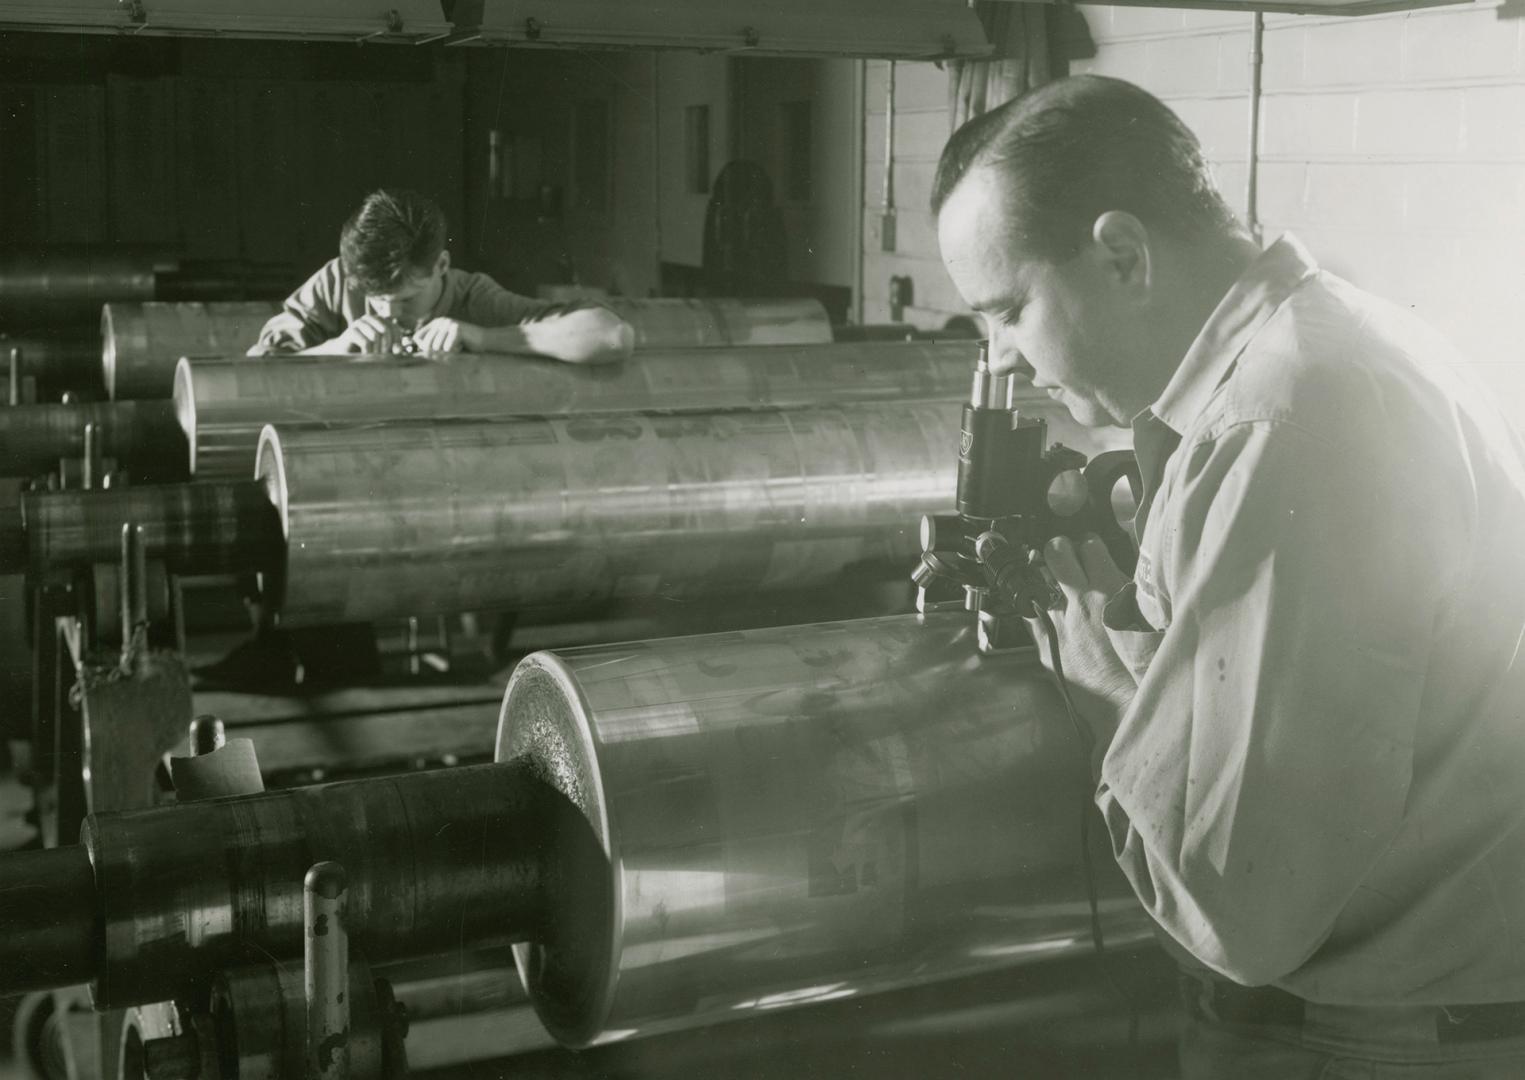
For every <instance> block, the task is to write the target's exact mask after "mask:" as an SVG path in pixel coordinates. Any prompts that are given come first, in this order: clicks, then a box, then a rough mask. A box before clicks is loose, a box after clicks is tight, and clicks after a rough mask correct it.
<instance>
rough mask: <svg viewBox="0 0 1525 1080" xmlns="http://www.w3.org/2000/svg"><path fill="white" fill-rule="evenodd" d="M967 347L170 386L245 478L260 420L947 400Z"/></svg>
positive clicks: (307, 375) (184, 376)
mask: <svg viewBox="0 0 1525 1080" xmlns="http://www.w3.org/2000/svg"><path fill="white" fill-rule="evenodd" d="M974 356H975V351H974V348H973V346H972V344H969V343H951V344H927V343H916V344H908V343H899V344H891V345H884V344H860V345H822V346H815V345H810V346H771V347H766V348H747V349H736V348H717V349H674V350H666V351H653V352H647V353H637V354H636V355H635V356H633V357H631V358H630V359H629V360H627V361H626V362H624V363H622V364H612V365H598V366H586V365H579V364H563V363H559V362H557V361H552V360H533V359H528V358H525V357H503V356H459V357H455V358H454V359H452V360H451V361H450V362H449V363H445V364H441V363H436V362H433V361H428V360H406V359H397V358H392V357H365V358H358V359H355V358H339V357H324V358H312V357H280V358H277V357H265V358H263V359H261V360H258V361H257V362H254V363H231V364H223V363H194V362H191V361H186V362H183V363H181V364H180V365H179V368H178V370H177V371H176V373H175V391H174V397H175V411H176V413H177V415H178V416H179V420H180V426H181V428H182V429H183V430H184V431H185V433H186V437H187V442H188V444H189V446H190V452H191V459H190V460H191V469H192V471H193V472H194V473H195V474H196V475H197V476H203V477H210V478H221V477H230V476H231V477H239V478H243V477H247V476H249V475H251V472H252V469H253V466H254V453H255V448H256V447H257V445H258V441H259V432H260V429H261V428H262V427H263V426H264V425H265V424H275V425H276V426H277V427H279V428H280V429H281V430H282V431H283V432H286V431H289V430H295V429H297V428H317V427H339V426H347V425H348V426H352V425H355V424H377V423H385V422H388V421H394V420H425V419H427V420H445V419H473V420H486V419H501V418H503V417H506V416H565V415H570V414H577V415H588V414H591V413H604V412H626V411H635V410H640V409H682V410H709V409H736V408H774V407H793V406H808V405H836V404H843V403H847V402H857V401H895V400H908V399H914V398H927V399H936V400H943V399H948V400H953V399H956V398H959V397H961V396H962V395H963V394H965V393H966V392H967V390H968V386H969V373H970V371H971V370H972V369H973V364H974ZM1035 405H1038V406H1039V407H1042V408H1044V409H1046V410H1048V411H1049V412H1055V413H1058V414H1061V415H1066V416H1067V414H1065V413H1064V410H1063V409H1062V408H1056V407H1055V406H1054V405H1053V403H1052V402H1050V401H1049V400H1048V398H1047V397H1046V396H1045V395H1041V394H1040V395H1036V396H1035ZM952 446H953V449H954V450H956V448H957V443H954V444H952ZM949 452H950V453H952V452H953V450H950V451H949Z"/></svg>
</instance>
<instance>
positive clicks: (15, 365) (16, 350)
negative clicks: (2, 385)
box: [10, 345, 21, 405]
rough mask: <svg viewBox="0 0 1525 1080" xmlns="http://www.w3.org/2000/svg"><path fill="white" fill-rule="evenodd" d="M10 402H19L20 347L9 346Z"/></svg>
mask: <svg viewBox="0 0 1525 1080" xmlns="http://www.w3.org/2000/svg"><path fill="white" fill-rule="evenodd" d="M10 395H11V398H10V400H11V404H12V405H20V404H21V348H20V346H16V345H13V346H11V390H10Z"/></svg>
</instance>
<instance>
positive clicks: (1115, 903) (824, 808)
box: [497, 612, 1148, 1045]
mask: <svg viewBox="0 0 1525 1080" xmlns="http://www.w3.org/2000/svg"><path fill="white" fill-rule="evenodd" d="M497 759H498V760H499V761H524V760H529V761H531V762H533V763H534V764H535V767H536V773H537V774H538V775H541V776H544V777H546V778H547V779H548V780H549V782H550V783H551V784H553V785H554V786H555V787H556V788H557V789H558V790H559V791H560V792H561V793H562V794H563V795H565V796H566V797H567V798H568V799H569V800H571V801H572V802H574V803H575V804H577V805H578V806H579V807H580V808H581V809H582V811H583V814H584V816H585V817H586V819H587V820H588V822H589V823H590V824H591V825H592V827H593V830H594V832H595V834H596V835H597V837H598V840H599V842H600V844H601V846H602V848H603V852H604V855H605V862H604V866H605V868H606V873H607V877H606V878H605V880H604V883H603V889H602V892H601V894H600V895H579V898H578V900H579V903H580V904H581V905H584V906H583V907H580V908H579V909H578V910H576V911H574V912H569V913H565V914H567V915H569V916H571V918H564V919H562V920H555V921H553V922H552V924H551V927H550V929H551V931H552V934H551V936H549V937H548V938H546V939H544V940H539V941H536V940H531V941H529V942H524V943H521V944H519V945H518V946H516V948H515V954H516V959H517V960H518V963H519V970H520V972H521V973H522V976H523V977H524V979H525V980H526V984H527V987H528V989H529V992H530V996H531V999H532V1000H533V1001H534V1003H535V1007H536V1010H537V1011H538V1012H539V1014H540V1017H541V1019H542V1020H544V1021H545V1023H546V1026H547V1027H548V1028H549V1029H550V1030H551V1032H552V1033H553V1034H554V1035H556V1036H557V1037H558V1038H559V1039H561V1040H563V1041H564V1042H568V1043H571V1044H574V1045H579V1044H583V1043H587V1042H589V1041H591V1040H594V1039H596V1038H598V1037H599V1036H600V1035H601V1034H607V1033H610V1032H616V1031H629V1030H643V1031H644V1030H649V1029H651V1028H652V1027H653V1026H654V1025H661V1026H669V1025H673V1024H683V1025H687V1024H692V1023H700V1022H705V1021H709V1020H714V1019H716V1018H719V1017H724V1016H735V1015H737V1014H739V1013H742V1014H744V1013H746V1012H748V1011H761V1010H766V1009H768V1008H770V1007H776V1006H777V1005H780V1004H785V1003H803V1002H809V1001H823V1000H830V999H833V998H841V997H846V996H851V995H854V994H860V993H864V992H867V991H870V990H876V989H882V988H886V987H889V986H894V985H902V984H905V983H910V982H928V981H932V980H934V979H939V978H945V977H948V976H952V975H959V974H966V973H969V972H973V971H978V970H980V969H989V968H992V967H999V966H1009V965H1012V964H1016V963H1021V962H1023V961H1027V960H1033V959H1038V958H1041V957H1045V956H1052V955H1054V954H1056V953H1067V952H1074V951H1078V950H1082V949H1087V948H1089V947H1090V944H1091V943H1090V940H1089V933H1088V930H1087V920H1088V908H1087V904H1086V891H1085V887H1084V875H1083V870H1082V865H1081V849H1080V845H1079V844H1078V842H1077V838H1078V837H1079V835H1080V830H1079V814H1080V812H1081V808H1082V807H1083V806H1085V805H1086V804H1087V799H1086V794H1087V792H1088V791H1089V788H1090V783H1091V781H1090V769H1089V765H1088V763H1087V762H1086V760H1085V755H1084V752H1083V751H1082V750H1081V749H1080V746H1079V743H1078V741H1077V740H1076V738H1075V735H1074V732H1073V729H1072V728H1071V726H1070V723H1069V721H1068V720H1067V718H1066V716H1065V714H1064V711H1063V707H1062V705H1061V703H1060V701H1059V698H1058V695H1057V693H1056V692H1055V690H1054V687H1053V683H1052V681H1051V679H1050V678H1049V676H1048V675H1047V674H1046V673H1045V672H1044V671H1043V669H1042V668H1041V667H1040V666H1039V665H1038V663H1037V661H1036V658H1035V657H1034V656H1032V655H1030V654H1022V655H1014V654H1006V655H1002V656H996V657H981V656H978V655H977V650H976V648H975V642H974V628H973V620H972V618H970V616H968V615H967V614H964V613H961V612H954V613H942V614H936V615H932V616H925V617H923V616H915V615H906V616H892V617H888V618H881V619H866V620H859V621H853V622H841V623H823V624H818V625H814V626H795V627H779V628H774V629H764V630H746V631H741V632H739V633H730V634H715V635H706V636H701V637H688V638H671V639H668V640H665V641H648V642H636V643H626V644H620V645H597V646H592V647H589V648H583V649H576V650H571V651H567V652H564V653H535V654H532V655H531V656H529V657H527V658H525V659H524V660H523V661H521V662H520V664H519V666H518V668H517V669H516V670H515V671H514V674H513V677H512V678H511V680H510V681H509V685H508V689H507V692H506V693H505V695H504V699H503V710H502V716H501V719H500V721H499V728H498V747H497ZM1096 831H1097V832H1101V830H1096ZM1098 840H1099V838H1098ZM1090 858H1091V859H1092V861H1093V865H1095V866H1096V868H1097V869H1098V871H1100V877H1101V882H1102V884H1101V886H1100V892H1101V895H1102V900H1101V906H1102V908H1103V910H1104V911H1107V912H1109V913H1112V914H1114V915H1116V916H1119V917H1120V921H1119V922H1118V923H1115V924H1114V929H1115V930H1116V931H1117V932H1116V933H1114V934H1113V935H1112V940H1114V941H1116V940H1119V939H1120V938H1122V937H1125V936H1134V937H1142V936H1144V935H1146V934H1147V933H1148V930H1147V918H1146V916H1145V915H1144V913H1143V911H1142V909H1140V908H1138V907H1137V905H1136V902H1135V901H1134V900H1133V896H1132V893H1131V891H1130V890H1129V886H1128V884H1127V882H1126V881H1125V880H1124V879H1123V877H1122V875H1121V874H1120V873H1118V872H1117V870H1116V864H1115V863H1113V862H1112V860H1111V857H1110V855H1109V853H1108V851H1107V849H1106V846H1105V843H1104V842H1098V843H1097V844H1096V845H1095V847H1094V850H1093V851H1091V852H1090ZM594 913H597V915H598V918H599V919H600V920H601V921H600V922H595V921H594ZM1124 928H1126V929H1124ZM568 930H571V931H575V932H574V933H567V932H565V931H568ZM557 931H562V932H561V933H559V934H558V933H556V932H557Z"/></svg>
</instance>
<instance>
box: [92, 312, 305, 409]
mask: <svg viewBox="0 0 1525 1080" xmlns="http://www.w3.org/2000/svg"><path fill="white" fill-rule="evenodd" d="M280 309H281V306H280V304H277V303H273V302H271V301H265V300H251V301H221V302H214V303H179V304H171V303H160V302H149V303H110V304H106V305H104V306H103V307H102V308H101V378H102V380H103V381H104V383H105V387H106V393H107V395H108V396H109V397H111V398H114V399H130V398H162V397H169V395H170V392H171V391H172V390H173V389H174V384H175V365H176V364H177V363H178V362H179V360H180V358H181V357H182V356H224V357H229V356H237V355H241V354H242V353H244V352H245V351H246V350H247V349H248V348H249V346H251V345H253V344H254V342H255V341H256V340H257V339H258V338H259V332H260V329H261V328H262V327H263V326H264V325H265V322H266V321H267V320H268V319H269V318H270V317H271V316H272V315H274V314H275V313H276V312H278V311H280Z"/></svg>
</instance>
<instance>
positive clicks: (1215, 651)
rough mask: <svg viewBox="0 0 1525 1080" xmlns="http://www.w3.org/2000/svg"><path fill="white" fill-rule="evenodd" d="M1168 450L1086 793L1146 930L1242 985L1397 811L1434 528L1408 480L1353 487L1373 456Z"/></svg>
mask: <svg viewBox="0 0 1525 1080" xmlns="http://www.w3.org/2000/svg"><path fill="white" fill-rule="evenodd" d="M1180 452H1181V453H1186V454H1187V455H1188V456H1187V458H1186V459H1184V460H1183V462H1182V463H1181V477H1180V480H1179V482H1178V484H1177V488H1176V492H1175V494H1174V496H1173V498H1172V499H1171V502H1170V505H1169V506H1168V507H1167V506H1160V507H1157V512H1160V513H1161V518H1160V527H1161V528H1162V529H1163V530H1164V532H1163V533H1162V534H1161V535H1162V552H1161V553H1162V556H1163V562H1162V574H1163V578H1164V582H1165V586H1166V588H1167V589H1168V592H1169V595H1170V596H1171V599H1172V609H1171V616H1170V624H1169V625H1168V626H1167V627H1164V628H1163V629H1162V632H1160V633H1159V634H1158V636H1157V639H1152V640H1149V641H1148V646H1149V651H1150V652H1151V654H1152V655H1151V656H1150V657H1148V658H1147V659H1146V667H1144V669H1143V670H1142V675H1141V678H1140V682H1139V691H1138V695H1137V696H1136V697H1135V698H1134V700H1133V702H1132V704H1131V705H1130V707H1129V709H1128V711H1127V713H1126V714H1125V715H1124V717H1123V719H1122V722H1121V723H1120V725H1119V727H1118V731H1117V735H1116V737H1115V738H1114V740H1113V742H1112V744H1111V746H1110V748H1109V749H1108V752H1107V754H1106V757H1105V759H1104V760H1103V763H1102V770H1101V783H1100V786H1099V789H1098V793H1097V803H1098V806H1099V807H1100V809H1101V811H1102V815H1103V817H1104V819H1105V820H1106V823H1107V828H1108V830H1109V832H1110V834H1111V838H1112V843H1113V850H1114V854H1115V855H1116V857H1117V860H1118V862H1119V864H1120V865H1121V867H1122V870H1123V872H1124V873H1125V874H1126V876H1127V877H1128V878H1129V880H1130V881H1131V882H1132V883H1133V886H1134V888H1135V891H1136V892H1137V893H1138V895H1139V897H1140V899H1141V900H1142V902H1143V903H1144V905H1145V907H1146V908H1148V910H1149V911H1150V912H1151V913H1152V914H1153V916H1154V918H1155V919H1156V920H1157V921H1158V923H1159V924H1160V926H1161V927H1162V928H1163V929H1164V930H1165V931H1166V932H1167V933H1168V934H1169V935H1170V936H1171V937H1172V938H1174V939H1175V941H1177V942H1178V943H1179V944H1181V945H1182V946H1183V947H1184V948H1186V949H1187V950H1188V951H1190V952H1191V953H1192V954H1193V955H1194V956H1196V957H1197V958H1198V959H1199V960H1201V961H1202V962H1203V963H1205V964H1207V965H1208V966H1209V967H1211V968H1213V969H1215V970H1216V971H1218V972H1220V973H1221V974H1223V975H1225V976H1227V977H1228V978H1231V979H1234V980H1236V981H1238V982H1241V983H1244V984H1247V985H1261V984H1265V983H1270V982H1273V981H1275V980H1277V979H1278V978H1280V977H1282V976H1284V975H1286V974H1288V973H1289V972H1291V971H1293V970H1295V969H1296V968H1298V967H1299V966H1300V965H1302V964H1303V963H1304V962H1305V961H1306V960H1307V959H1308V957H1309V956H1310V955H1312V953H1313V952H1314V951H1315V950H1316V949H1317V948H1318V947H1319V945H1320V944H1321V943H1322V942H1323V941H1324V939H1325V938H1326V937H1327V935H1328V934H1329V931H1330V929H1331V927H1332V926H1333V924H1334V921H1335V918H1336V916H1337V915H1338V914H1339V913H1340V911H1341V910H1342V909H1343V908H1344V907H1345V906H1346V904H1347V903H1348V901H1349V900H1350V898H1351V896H1352V895H1353V893H1354V892H1355V890H1356V889H1357V888H1358V886H1359V884H1360V882H1361V880H1362V879H1363V877H1364V876H1365V875H1366V873H1367V872H1368V871H1369V869H1370V868H1371V866H1372V864H1373V862H1374V861H1375V860H1376V859H1377V858H1378V857H1379V856H1380V855H1381V853H1382V852H1383V850H1384V849H1385V848H1386V847H1387V845H1388V844H1389V843H1390V842H1391V840H1392V838H1393V836H1394V834H1395V832H1396V831H1397V829H1398V826H1399V824H1400V821H1401V818H1402V815H1403V811H1404V806H1405V801H1406V798H1407V795H1408V789H1409V782H1410V778H1411V772H1412V764H1413V748H1414V738H1415V731H1416V726H1417V723H1418V716H1419V710H1420V705H1421V696H1422V693H1423V688H1424V679H1425V667H1426V663H1427V658H1428V656H1429V651H1430V643H1431V635H1432V634H1433V633H1434V625H1435V621H1436V618H1437V613H1438V611H1439V608H1440V605H1441V604H1442V602H1443V595H1442V589H1443V585H1442V584H1441V581H1440V578H1441V575H1440V574H1438V573H1436V572H1435V562H1436V552H1435V551H1434V550H1433V548H1434V542H1435V539H1436V534H1435V532H1434V531H1426V530H1425V529H1423V528H1421V527H1419V526H1420V523H1421V522H1422V520H1423V518H1422V516H1421V515H1419V514H1418V510H1417V508H1415V507H1413V506H1411V505H1410V503H1411V502H1412V500H1413V496H1412V495H1411V494H1409V493H1406V492H1404V491H1401V490H1396V489H1394V490H1385V489H1384V488H1383V487H1381V486H1379V484H1378V483H1377V482H1370V483H1369V482H1367V478H1368V477H1373V476H1381V477H1389V476H1391V475H1392V472H1393V471H1392V470H1390V469H1389V470H1380V471H1379V470H1376V469H1374V468H1366V467H1363V466H1362V465H1361V463H1359V462H1352V461H1351V460H1350V459H1349V455H1348V453H1347V452H1345V451H1343V450H1342V449H1341V448H1339V447H1336V446H1334V445H1331V444H1330V442H1328V441H1327V440H1326V439H1323V438H1320V437H1318V436H1316V435H1313V434H1311V433H1308V432H1306V431H1303V430H1301V429H1299V428H1297V427H1294V426H1291V425H1289V424H1286V423H1282V422H1275V421H1255V422H1245V423H1239V424H1235V425H1233V426H1231V427H1229V428H1228V429H1227V430H1226V431H1224V432H1222V433H1221V434H1219V435H1218V436H1217V437H1216V438H1214V439H1212V440H1211V441H1209V442H1205V443H1199V444H1197V445H1195V446H1192V447H1189V448H1186V447H1183V448H1182V450H1181V451H1180ZM1382 482H1383V483H1387V484H1388V485H1389V487H1390V488H1396V485H1395V484H1394V483H1393V482H1392V481H1391V480H1384V481H1382ZM1130 666H1132V664H1130Z"/></svg>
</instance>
